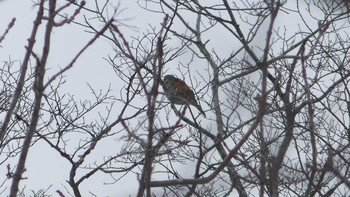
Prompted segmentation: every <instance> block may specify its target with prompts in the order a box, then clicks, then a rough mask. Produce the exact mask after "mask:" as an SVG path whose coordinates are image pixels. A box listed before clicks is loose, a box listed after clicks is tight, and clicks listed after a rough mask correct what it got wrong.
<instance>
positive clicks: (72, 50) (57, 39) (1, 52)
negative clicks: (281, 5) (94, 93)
mask: <svg viewBox="0 0 350 197" xmlns="http://www.w3.org/2000/svg"><path fill="white" fill-rule="evenodd" d="M135 3H136V1H122V3H121V7H122V8H128V9H126V10H124V11H123V13H122V14H121V15H120V17H121V18H131V19H130V20H128V21H127V24H128V25H130V26H134V27H138V28H139V29H134V30H131V29H129V28H125V27H121V29H122V31H123V33H124V35H126V38H129V37H130V36H131V35H139V34H140V33H141V32H143V31H144V30H145V29H146V28H148V27H149V26H148V24H149V23H151V24H152V25H153V26H158V25H159V24H160V23H161V22H162V20H163V18H162V17H163V16H162V17H159V16H160V15H157V14H151V13H149V12H145V11H144V10H142V9H140V8H139V7H138V6H137V5H136V4H135ZM32 5H33V2H32V1H30V0H2V1H0V13H1V17H0V34H2V33H3V32H4V30H5V29H6V28H7V25H8V23H9V22H10V21H11V19H12V18H13V17H16V23H15V26H14V28H12V29H11V30H10V32H9V34H8V35H7V37H6V39H5V40H4V41H3V42H2V43H1V48H0V58H1V60H0V61H6V60H8V59H9V58H11V60H18V61H21V60H22V59H23V56H24V51H25V48H24V46H25V45H27V39H28V37H29V35H30V32H31V30H32V26H33V20H34V18H35V16H36V11H37V8H34V9H33V6H32ZM93 5H94V1H93V0H88V1H87V6H88V7H89V6H91V7H93ZM281 14H282V15H283V14H284V13H281ZM279 20H280V21H278V22H281V23H283V22H284V21H283V18H279ZM291 22H292V21H289V23H290V25H292V24H291ZM293 25H295V28H297V25H296V24H293ZM314 25H317V24H314ZM42 33H43V32H41V34H42ZM92 37H93V35H92V34H89V33H86V32H84V29H83V28H81V27H79V26H76V25H68V26H65V27H64V28H58V29H55V30H54V33H53V39H52V48H51V54H50V59H49V64H48V65H49V67H50V70H48V72H47V76H50V75H52V74H53V73H56V72H57V71H58V70H59V68H63V67H65V66H66V65H67V64H68V63H69V62H70V61H71V59H72V58H73V57H74V56H75V55H76V53H77V52H78V51H79V50H80V49H81V47H82V46H84V45H85V44H86V42H87V41H88V40H89V39H90V38H92ZM214 38H219V39H217V40H216V41H217V42H214V41H213V40H211V42H210V43H209V44H211V43H213V42H214V43H215V44H219V45H220V46H222V48H221V49H222V51H219V52H218V53H228V51H230V50H232V47H234V46H232V45H234V42H235V41H232V43H229V44H227V43H228V42H231V40H230V41H227V39H221V38H225V36H223V35H222V34H220V36H214ZM260 41H261V40H257V41H256V42H260ZM40 42H41V41H40V40H38V44H40ZM174 42H176V41H174ZM37 49H38V48H37ZM37 51H40V50H37ZM112 53H113V50H112V46H111V45H110V44H109V43H108V42H107V41H106V40H104V39H100V40H98V41H97V42H96V43H94V45H93V46H92V47H90V48H89V49H88V50H87V51H86V52H85V53H84V54H83V55H82V56H81V57H80V58H79V60H78V61H77V62H76V64H75V65H74V67H73V68H72V69H71V70H69V71H68V72H67V73H66V74H65V75H66V76H67V78H66V80H67V82H66V85H65V86H64V89H65V91H67V92H69V93H71V94H74V95H75V98H76V99H79V98H81V99H85V98H89V97H91V91H90V90H89V89H88V86H87V85H86V84H87V83H89V84H91V85H92V87H93V88H95V89H96V90H99V89H106V87H108V86H109V85H110V84H112V85H115V84H118V80H117V78H116V76H115V73H114V71H113V69H112V68H111V66H110V65H109V64H108V62H106V61H105V60H104V59H103V58H104V57H107V55H109V54H112ZM0 63H2V62H0ZM17 65H19V63H18V64H17ZM205 67H206V65H202V67H201V68H205ZM171 69H172V68H171ZM173 70H175V69H173ZM173 70H172V71H173ZM115 91H116V94H118V95H119V92H118V90H117V89H115ZM203 108H205V107H203ZM119 146H121V145H120V144H118V140H117V139H110V140H108V141H106V142H104V143H103V144H100V145H98V147H97V148H96V150H95V151H96V152H97V153H98V152H99V151H100V152H101V154H102V153H105V152H106V150H111V147H113V149H114V148H115V149H118V147H119ZM107 155H108V154H107ZM59 158H60V156H59V155H58V154H57V153H56V152H53V151H51V150H50V149H49V148H48V146H47V144H46V143H44V142H40V143H37V144H36V145H35V146H34V147H33V148H32V149H31V150H30V152H29V156H28V160H27V163H26V166H27V171H26V172H25V173H24V176H25V177H28V179H26V180H22V181H21V185H22V186H23V185H24V184H25V185H26V188H27V194H28V196H29V194H30V190H34V191H38V190H39V189H47V188H48V187H49V186H51V185H52V186H51V189H50V191H51V192H49V194H52V195H53V196H57V195H56V193H55V191H56V190H60V191H62V192H63V193H65V192H66V190H65V189H64V186H66V187H67V188H68V189H69V186H68V184H67V183H66V180H67V179H68V173H69V172H68V171H67V170H66V169H67V167H69V164H68V163H67V162H66V161H64V160H62V159H59ZM92 159H95V158H92ZM100 159H101V158H100ZM11 162H12V163H11V167H13V166H14V164H15V163H16V162H17V158H15V159H14V160H11ZM187 170H188V169H187ZM6 173H7V168H6V165H1V166H0V182H1V181H2V180H4V179H5V178H6V177H5V175H6ZM101 177H103V178H101ZM105 177H106V176H96V175H94V176H93V177H92V178H90V179H89V180H88V181H86V183H83V184H82V185H81V187H80V189H81V191H82V192H83V196H90V194H89V191H91V192H93V193H94V194H96V195H97V196H99V197H100V196H127V195H129V194H134V192H135V191H137V190H136V188H137V187H138V185H132V184H130V182H128V181H126V180H128V178H131V179H129V180H133V181H132V183H137V182H136V181H135V177H132V176H130V177H126V178H124V179H123V181H121V182H118V183H117V184H118V187H117V188H118V189H119V188H124V189H123V191H116V190H115V188H116V187H115V186H114V185H113V184H110V185H102V184H103V182H111V179H105ZM101 179H103V180H101ZM8 183H9V184H10V183H11V182H10V181H8ZM121 184H125V186H121ZM5 194H7V193H5ZM132 196H133V195H132Z"/></svg>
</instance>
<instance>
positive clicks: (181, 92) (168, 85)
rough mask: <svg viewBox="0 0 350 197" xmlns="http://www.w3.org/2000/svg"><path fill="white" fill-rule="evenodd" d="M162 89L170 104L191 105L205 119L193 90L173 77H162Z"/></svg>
mask: <svg viewBox="0 0 350 197" xmlns="http://www.w3.org/2000/svg"><path fill="white" fill-rule="evenodd" d="M163 89H164V92H165V95H166V96H167V98H168V99H169V101H170V102H171V103H173V104H177V105H193V106H195V107H196V108H197V109H198V110H199V111H200V112H201V113H202V114H203V115H204V117H206V116H205V112H204V111H203V109H202V107H201V106H200V105H199V104H198V102H197V100H196V97H195V94H194V92H193V90H192V89H191V88H190V87H188V85H187V84H186V83H185V82H184V81H182V80H181V79H179V78H177V77H174V76H173V75H166V76H164V80H163Z"/></svg>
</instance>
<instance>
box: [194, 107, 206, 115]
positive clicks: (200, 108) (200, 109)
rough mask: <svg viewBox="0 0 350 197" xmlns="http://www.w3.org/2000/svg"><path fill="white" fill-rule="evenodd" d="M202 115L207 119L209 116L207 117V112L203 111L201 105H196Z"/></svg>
mask: <svg viewBox="0 0 350 197" xmlns="http://www.w3.org/2000/svg"><path fill="white" fill-rule="evenodd" d="M194 106H195V107H196V108H197V109H198V110H199V111H200V112H201V113H202V114H203V116H204V117H205V118H206V117H207V116H206V115H205V112H204V111H203V109H202V107H201V106H200V105H199V104H196V105H194Z"/></svg>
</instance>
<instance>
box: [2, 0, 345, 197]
mask: <svg viewBox="0 0 350 197" xmlns="http://www.w3.org/2000/svg"><path fill="white" fill-rule="evenodd" d="M138 5H139V7H140V8H143V9H144V11H145V12H147V13H150V14H152V15H154V16H156V18H157V19H156V20H157V23H156V24H151V25H150V27H149V28H148V29H147V30H144V32H142V34H139V36H138V37H135V36H129V35H128V34H127V33H125V32H126V30H123V28H125V27H126V28H129V29H132V30H133V29H134V28H133V27H132V25H129V24H128V22H125V21H123V20H122V19H121V15H122V12H121V10H122V9H121V8H120V5H118V4H117V5H113V3H112V2H108V1H107V2H103V3H102V2H99V1H97V0H96V1H95V5H94V6H93V7H87V6H86V4H85V2H84V1H82V2H80V3H77V2H75V1H70V2H66V3H65V4H63V5H61V6H58V4H57V2H56V1H54V0H49V1H48V2H45V1H40V3H39V4H38V5H37V7H38V15H37V18H36V20H35V22H34V26H33V32H32V35H31V36H30V39H29V44H28V46H27V47H26V48H27V53H26V54H25V57H24V59H23V61H21V62H22V66H21V68H20V70H19V71H14V70H11V69H10V66H9V64H14V63H16V62H15V61H11V60H9V61H7V62H6V63H5V64H4V66H3V68H2V70H1V71H2V73H1V82H2V83H3V89H2V90H1V92H0V93H1V99H0V103H1V106H2V107H1V108H0V109H1V113H4V114H5V116H4V119H3V121H2V122H1V123H2V125H1V133H0V137H1V154H2V157H1V162H2V163H1V165H5V164H6V161H7V160H8V159H9V158H10V157H13V156H17V157H18V159H19V161H18V164H17V166H16V170H15V172H14V173H12V172H11V168H10V167H7V168H8V177H9V178H12V187H11V190H10V191H9V193H10V196H16V195H17V194H18V191H19V190H21V189H22V188H20V187H19V182H20V181H21V180H22V179H23V178H24V176H23V174H25V161H26V156H27V154H28V150H29V149H30V147H31V146H35V145H36V144H35V142H37V141H44V142H46V144H47V146H48V147H50V148H51V149H52V150H54V151H55V152H58V153H59V155H60V159H61V160H65V161H68V163H69V164H70V165H71V168H70V169H67V171H69V177H67V183H68V185H67V190H66V191H62V190H61V189H58V190H57V193H58V194H59V196H68V195H70V196H83V195H84V193H86V191H82V189H81V185H82V184H83V183H85V182H88V179H89V178H92V177H98V176H102V177H110V178H111V179H112V180H113V183H112V184H113V185H115V186H116V187H115V188H116V191H118V190H121V189H123V188H121V187H120V186H118V183H120V182H122V181H123V180H125V179H126V178H125V177H126V176H128V182H130V184H132V185H138V187H137V188H138V190H137V191H135V192H134V193H133V194H132V195H136V196H230V195H231V196H237V195H238V196H348V195H349V188H350V182H349V176H350V173H349V170H350V163H349V159H350V153H349V150H350V147H349V145H350V132H349V131H350V125H349V122H350V118H349V117H350V105H349V104H350V91H349V88H348V83H349V80H350V72H349V68H348V67H349V66H348V65H349V59H350V58H349V56H348V50H349V49H350V42H349V41H348V40H349V35H348V33H347V31H348V29H349V12H350V10H349V9H348V3H347V1H338V2H334V1H319V0H302V1H288V2H287V1H282V0H270V1H267V0H266V1H246V0H241V1H232V2H230V1H226V0H222V1H220V2H205V3H202V2H201V1H197V0H192V1H186V0H183V1H181V0H180V1H179V0H174V1H171V0H169V1H166V0H160V1H149V0H140V1H138ZM67 8H73V9H72V10H73V11H72V12H71V13H70V15H66V14H62V13H63V12H62V11H63V10H66V9H67ZM111 10H112V13H113V14H112V15H110V13H111ZM61 12H62V13H61ZM91 15H92V16H94V17H87V16H91ZM78 16H85V17H80V18H78ZM136 17H137V16H136ZM42 22H45V24H46V26H45V27H42V28H43V29H44V30H45V37H44V38H42V39H43V40H44V41H45V42H43V43H44V44H43V46H42V51H41V55H37V54H38V52H37V51H35V50H34V48H33V45H34V44H35V43H34V40H36V39H39V38H38V37H37V36H36V32H37V30H38V28H40V24H41V23H42ZM72 23H73V24H74V25H79V26H80V27H81V28H83V29H86V30H87V33H88V34H89V35H91V37H92V38H91V40H90V42H88V43H87V44H86V45H85V46H82V48H81V51H79V52H78V53H77V54H76V56H75V57H74V58H73V59H72V60H71V62H70V63H69V64H68V65H66V66H64V67H63V69H62V70H61V71H60V72H58V73H57V74H54V75H53V76H46V75H45V70H46V69H47V68H46V64H47V63H46V62H47V59H48V58H49V57H50V50H49V49H50V39H51V38H50V35H51V34H52V29H54V28H60V27H61V26H63V25H68V24H72ZM12 26H13V23H10V25H9V27H8V28H7V30H5V33H4V36H2V37H1V39H0V41H1V40H3V38H5V36H6V34H7V33H11V31H10V30H11V27H12ZM138 32H139V31H138ZM97 39H105V40H108V41H109V42H110V43H111V44H112V46H113V52H109V53H108V54H106V62H108V63H109V65H110V66H111V67H113V69H114V71H115V74H116V77H118V79H119V81H120V83H119V84H116V85H115V86H114V85H112V86H111V87H108V88H106V89H105V90H101V91H98V90H95V89H94V88H92V86H90V88H91V92H92V95H93V96H94V100H83V101H79V100H76V99H75V98H74V96H72V95H70V94H64V93H62V88H61V86H62V84H63V83H64V74H66V73H69V72H67V71H69V69H70V68H72V67H73V66H74V65H75V62H76V60H77V59H78V58H80V56H81V54H83V53H84V52H85V50H86V49H87V48H88V47H90V46H91V45H92V44H93V43H94V42H95V41H96V40H97ZM29 59H32V60H34V61H35V65H34V66H33V67H32V68H29V70H30V71H27V69H28V62H29ZM27 72H28V73H27ZM166 74H171V75H176V76H177V77H178V78H181V79H183V80H184V81H185V82H186V83H187V84H188V85H189V86H190V87H192V89H193V90H194V92H195V93H196V97H197V99H198V100H199V102H200V104H201V105H202V108H203V109H204V111H205V112H206V114H207V116H206V117H204V116H202V115H201V113H200V112H198V111H197V110H196V109H195V108H194V107H192V106H188V105H174V103H170V102H169V101H168V100H167V98H166V95H165V93H164V91H163V89H162V85H163V76H164V75H166ZM115 89H116V90H117V92H118V95H115V92H114V90H115ZM33 98H34V99H33ZM43 104H45V105H43ZM28 112H30V113H28ZM91 116H92V117H93V118H92V120H91V121H89V120H88V117H91ZM18 131H20V132H18ZM70 139H74V140H72V141H71V140H70ZM114 140H118V144H119V146H117V144H115V143H113V141H114ZM104 144H108V146H110V147H112V148H111V149H113V151H106V152H99V151H98V146H102V145H104ZM114 147H115V148H114ZM8 150H10V151H9V153H8V154H7V155H6V156H5V155H4V154H5V153H7V152H6V151H8ZM3 155H4V156H3ZM91 158H93V159H91ZM101 187H102V186H101ZM46 192H48V191H47V190H41V191H39V192H37V193H38V195H44V193H46ZM91 192H92V194H93V191H91Z"/></svg>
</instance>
